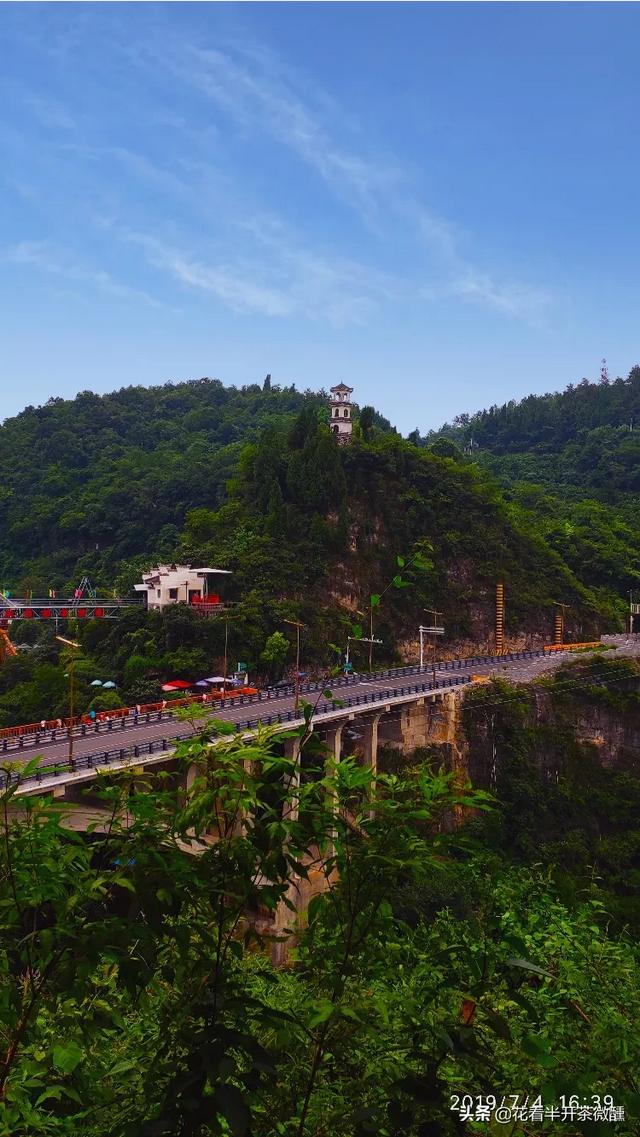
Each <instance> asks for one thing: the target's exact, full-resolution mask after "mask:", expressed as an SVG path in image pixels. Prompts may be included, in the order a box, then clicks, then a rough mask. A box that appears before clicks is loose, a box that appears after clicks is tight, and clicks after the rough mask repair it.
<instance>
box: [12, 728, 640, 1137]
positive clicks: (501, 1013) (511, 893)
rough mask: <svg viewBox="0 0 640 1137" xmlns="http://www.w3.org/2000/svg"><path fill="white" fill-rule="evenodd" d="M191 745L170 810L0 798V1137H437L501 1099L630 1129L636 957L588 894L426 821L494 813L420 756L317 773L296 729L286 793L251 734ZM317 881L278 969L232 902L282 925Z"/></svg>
mask: <svg viewBox="0 0 640 1137" xmlns="http://www.w3.org/2000/svg"><path fill="white" fill-rule="evenodd" d="M213 729H214V731H215V728H213ZM211 730H212V728H211V727H207V728H206V729H205V731H204V733H203V734H200V735H195V736H194V740H193V742H192V743H187V744H183V747H182V751H181V760H182V762H184V764H185V766H186V765H190V766H193V767H194V768H195V770H196V778H195V780H192V779H190V780H189V781H190V786H191V788H190V792H189V793H188V795H185V794H184V792H179V793H178V794H177V795H176V791H175V789H174V790H173V791H172V790H171V783H170V782H166V781H163V780H162V778H160V779H157V778H155V779H154V778H147V779H145V780H142V781H141V779H140V775H137V776H136V775H125V776H123V777H122V778H121V779H118V778H116V779H114V780H112V782H111V783H110V784H105V786H104V789H103V792H102V808H103V811H104V812H103V814H102V817H103V823H102V824H101V825H98V822H97V821H96V828H95V830H94V832H93V835H92V836H91V837H89V839H85V838H84V837H81V836H79V835H78V834H74V833H73V832H70V831H69V830H67V829H65V827H64V821H63V818H64V815H65V811H66V812H68V811H69V810H70V809H71V810H72V809H73V806H65V805H64V804H60V803H57V804H51V803H50V804H48V805H47V804H45V803H43V802H39V801H38V800H37V799H36V800H34V799H30V798H23V799H21V800H20V799H18V798H16V796H15V791H13V792H9V793H5V794H4V795H3V799H2V803H1V804H2V808H3V810H4V814H3V821H2V829H3V840H2V842H0V970H1V973H2V980H3V981H2V983H1V984H0V1036H1V1042H2V1055H1V1061H0V1089H1V1094H0V1133H2V1134H3V1137H37V1135H39V1134H41V1135H47V1137H56V1135H58V1134H60V1135H63V1134H64V1135H66V1137H80V1135H82V1137H162V1135H166V1137H216V1135H219V1137H229V1135H233V1137H250V1135H252V1137H273V1135H280V1137H310V1135H311V1134H313V1135H315V1137H367V1135H370V1134H376V1135H377V1137H429V1135H432V1134H442V1135H443V1137H447V1135H450V1137H454V1135H455V1134H460V1133H464V1132H469V1133H471V1132H474V1131H476V1129H477V1127H476V1126H475V1125H474V1124H473V1123H471V1125H470V1126H469V1125H467V1124H466V1123H465V1122H463V1121H462V1120H461V1119H460V1116H459V1115H458V1114H457V1113H456V1112H453V1111H452V1109H451V1102H452V1097H451V1095H452V1094H453V1095H461V1094H463V1093H469V1094H476V1095H480V1094H481V1095H485V1096H486V1095H487V1094H494V1095H497V1096H498V1097H500V1096H501V1095H505V1094H509V1093H512V1092H518V1091H521V1090H522V1089H523V1088H526V1091H527V1092H528V1093H530V1094H534V1093H535V1094H537V1093H540V1094H541V1095H542V1096H543V1097H544V1100H545V1101H547V1102H553V1101H554V1100H558V1098H559V1095H560V1094H566V1095H569V1094H576V1095H579V1096H580V1097H587V1098H588V1099H589V1100H591V1095H592V1094H602V1095H604V1094H605V1093H610V1094H612V1095H613V1096H614V1097H615V1099H616V1101H617V1102H618V1103H619V1104H621V1105H623V1106H625V1108H626V1109H627V1111H628V1114H629V1115H630V1116H631V1115H632V1114H633V1115H634V1116H637V1105H638V1101H637V1093H636V1091H637V1081H636V1075H637V1064H636V1057H637V1052H638V1046H639V1044H640V1038H639V1036H638V1021H640V1004H639V1002H638V990H637V985H636V982H635V976H634V966H635V964H636V962H637V959H636V955H637V953H636V948H635V947H634V945H633V944H632V943H631V941H630V940H629V939H628V938H627V937H626V936H625V935H624V934H623V933H618V934H613V933H611V932H609V931H608V930H607V928H606V918H605V917H604V916H603V912H602V907H601V904H600V902H599V900H598V899H597V897H596V896H592V895H589V893H588V892H587V893H585V894H584V895H583V896H582V897H580V898H579V899H576V898H574V899H572V900H570V901H563V900H561V899H558V897H557V894H556V886H555V883H554V882H553V880H552V879H551V878H550V877H549V875H548V874H545V873H540V872H539V871H538V870H535V869H529V870H527V871H523V870H522V868H514V867H512V866H511V865H510V864H509V863H508V861H506V862H505V860H504V858H502V859H501V862H500V861H495V860H493V861H492V860H491V858H490V856H488V855H487V853H486V852H483V850H482V849H479V848H478V847H477V846H473V845H470V844H469V843H468V840H467V838H466V836H465V833H464V831H462V832H460V833H459V834H457V835H455V836H451V835H447V834H446V832H443V831H442V821H443V819H444V818H445V817H446V816H447V814H449V813H450V812H451V810H452V809H456V808H460V806H465V807H471V808H472V809H476V810H477V809H481V810H484V809H486V808H487V806H488V805H489V804H490V803H489V802H488V801H487V799H486V797H483V795H482V794H480V793H472V792H471V791H470V790H469V789H468V788H467V787H461V786H460V785H459V784H458V785H457V786H456V783H455V782H454V781H453V780H452V779H451V778H450V777H447V776H446V775H444V774H442V773H437V772H434V771H430V770H429V768H428V767H427V766H425V765H424V764H415V765H414V766H413V768H412V770H411V772H410V773H409V774H405V775H404V776H403V777H397V776H395V775H384V774H381V775H379V776H378V778H377V779H375V780H374V779H373V778H372V775H371V773H370V772H368V771H365V770H363V769H362V768H361V767H359V766H358V765H357V764H356V763H355V762H353V761H351V760H348V759H347V760H343V762H341V763H340V765H339V766H338V768H337V769H335V768H333V767H331V766H329V767H328V768H327V769H326V771H325V772H324V773H323V766H324V762H325V755H324V753H323V752H322V750H321V749H318V746H317V743H316V741H315V738H314V736H313V735H311V736H309V734H308V732H305V733H304V737H303V743H304V746H303V753H304V754H305V759H304V763H305V767H304V768H305V771H306V776H305V778H304V779H303V781H302V784H301V785H298V784H297V781H296V778H295V768H294V766H293V764H292V762H291V761H290V760H287V759H285V758H282V757H281V756H280V754H279V752H278V749H277V747H276V745H275V740H274V739H273V738H272V737H270V736H269V735H264V736H262V737H260V738H258V739H257V740H256V741H255V742H254V743H251V744H250V745H249V746H247V745H246V744H245V745H243V744H242V743H240V742H239V741H238V740H236V739H235V738H234V739H231V740H229V739H227V740H224V739H222V740H218V743H217V745H216V747H215V750H212V748H211V747H210V745H209V741H208V739H209V736H210V734H211ZM314 771H315V773H314ZM94 801H95V798H94ZM214 806H215V823H216V827H217V831H218V835H219V839H218V840H217V841H216V842H214V843H211V841H209V840H207V832H208V830H209V829H210V828H211V825H212V820H213V810H214ZM105 818H106V824H105ZM313 869H315V870H316V875H317V873H318V872H319V873H320V875H321V876H322V877H323V879H324V881H325V885H326V891H324V892H323V893H320V894H319V895H317V896H316V898H315V899H314V900H313V901H312V903H311V907H310V909H309V921H308V926H307V928H306V929H305V928H304V927H302V928H300V932H299V934H300V942H299V945H298V948H297V950H296V952H295V953H294V955H293V956H292V958H291V959H290V964H289V967H288V968H286V969H284V970H277V969H274V967H273V966H272V965H271V963H270V962H269V956H268V951H267V948H268V942H267V943H264V942H263V943H262V944H261V941H260V937H259V936H257V933H256V930H255V927H254V929H253V930H252V929H251V926H250V925H249V924H247V922H246V919H245V916H246V913H247V912H250V911H253V912H254V913H255V914H257V912H258V910H261V911H262V912H272V913H274V912H275V913H279V914H281V916H282V917H283V919H281V920H280V926H283V924H287V923H291V921H292V920H293V915H292V913H291V912H288V911H287V908H286V907H283V904H285V903H286V900H287V898H288V897H291V896H292V895H294V892H295V889H296V888H297V887H298V886H299V885H300V884H301V883H302V884H303V883H304V881H305V878H306V877H307V876H309V875H310V870H313ZM434 885H436V886H437V887H438V888H439V891H440V899H439V901H438V902H437V903H436V904H435V905H434ZM634 1124H635V1122H634V1121H633V1120H631V1119H630V1120H629V1122H628V1123H626V1124H625V1125H622V1126H617V1127H616V1129H615V1131H616V1132H617V1133H620V1134H627V1133H628V1134H630V1133H631V1132H632V1131H633V1126H634ZM510 1131H511V1132H512V1133H513V1134H514V1137H515V1135H516V1134H517V1135H518V1137H523V1135H525V1134H527V1133H530V1132H532V1130H531V1129H530V1128H529V1127H528V1126H524V1127H522V1128H521V1127H520V1126H519V1125H518V1124H517V1123H516V1124H515V1125H514V1126H513V1127H512V1128H511V1130H510ZM600 1131H604V1132H611V1131H612V1130H611V1128H607V1127H606V1126H604V1127H603V1126H601V1127H600V1129H591V1128H588V1127H587V1128H585V1127H584V1126H583V1125H580V1124H577V1125H567V1124H561V1125H555V1124H553V1123H550V1124H548V1125H547V1126H546V1127H545V1129H544V1132H545V1133H550V1134H558V1135H559V1134H560V1133H562V1135H563V1137H575V1135H576V1134H578V1133H583V1132H585V1133H586V1132H594V1133H598V1132H600Z"/></svg>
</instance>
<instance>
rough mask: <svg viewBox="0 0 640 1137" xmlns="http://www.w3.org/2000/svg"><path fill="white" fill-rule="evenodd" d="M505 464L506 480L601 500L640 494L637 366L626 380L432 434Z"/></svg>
mask: <svg viewBox="0 0 640 1137" xmlns="http://www.w3.org/2000/svg"><path fill="white" fill-rule="evenodd" d="M438 433H439V434H443V435H445V436H448V437H449V438H452V439H454V440H455V441H456V442H457V443H458V444H459V445H461V446H463V447H467V448H469V447H471V449H472V451H473V452H474V453H475V454H482V452H485V453H487V454H490V455H491V456H493V457H495V458H504V459H506V460H505V461H503V462H501V463H499V464H495V465H494V469H496V470H498V471H499V472H501V473H502V474H504V475H505V476H511V478H512V479H516V480H517V479H519V478H521V479H524V480H528V481H537V482H554V483H556V484H558V483H560V484H562V485H567V486H570V485H575V486H577V487H581V488H582V489H589V490H590V491H592V492H593V493H595V494H596V495H597V496H599V497H602V498H603V499H604V500H607V501H612V500H614V499H615V498H616V496H617V495H619V494H629V493H637V491H638V489H640V367H634V368H633V369H632V370H631V372H630V374H629V376H628V377H627V378H626V379H621V378H618V379H614V380H610V379H609V377H608V375H607V372H606V369H603V373H602V376H601V379H600V381H599V382H598V383H590V382H588V381H587V380H586V379H584V380H583V381H582V382H581V383H578V384H577V385H576V386H574V385H573V384H571V385H569V386H568V387H567V389H566V390H564V391H562V392H560V393H557V394H550V395H529V396H528V397H527V398H526V399H522V400H521V401H520V402H515V401H510V402H508V403H505V404H504V405H503V406H500V407H498V406H493V407H489V409H488V410H484V411H480V412H479V413H478V414H475V415H459V416H458V417H457V418H456V419H455V420H454V422H453V424H448V425H447V426H445V427H443V429H442V431H440V432H438Z"/></svg>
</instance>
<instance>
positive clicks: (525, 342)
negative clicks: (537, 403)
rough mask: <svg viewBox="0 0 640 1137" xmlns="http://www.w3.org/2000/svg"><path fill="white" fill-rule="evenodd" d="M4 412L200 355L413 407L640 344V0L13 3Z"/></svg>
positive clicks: (475, 402) (5, 168)
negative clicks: (638, 1)
mask: <svg viewBox="0 0 640 1137" xmlns="http://www.w3.org/2000/svg"><path fill="white" fill-rule="evenodd" d="M0 35H1V40H2V44H3V69H2V70H3V74H2V79H1V80H0V82H1V84H2V102H1V104H0V105H1V106H2V116H1V117H2V122H1V126H0V140H1V147H2V161H1V163H0V183H1V186H2V206H3V208H2V210H1V211H0V287H1V288H2V296H3V302H2V334H1V340H0V342H1V355H0V377H1V378H0V383H1V389H2V401H1V403H0V416H6V415H9V414H14V413H16V412H17V411H19V410H20V409H21V408H22V407H24V406H25V405H27V404H38V403H41V402H45V401H46V400H47V399H48V398H49V397H51V396H57V395H62V396H65V397H70V396H73V395H74V394H75V393H76V392H77V391H79V390H83V389H87V388H90V389H92V390H95V391H109V390H113V389H115V388H117V387H120V386H123V385H128V384H130V383H144V384H157V383H163V382H166V381H167V380H178V379H187V378H199V377H201V376H203V375H209V376H212V377H214V376H215V377H217V378H220V379H222V380H223V381H224V382H226V383H237V384H242V383H249V382H256V381H259V382H261V381H262V379H263V378H264V375H265V374H266V373H267V372H271V374H272V376H273V381H274V382H279V383H282V384H289V383H295V384H296V385H297V386H298V387H300V388H301V389H304V388H306V387H311V388H318V387H320V386H325V387H328V386H330V385H332V384H333V383H334V382H338V381H340V380H343V381H345V382H347V383H349V384H350V385H351V386H353V387H355V397H357V398H358V400H359V401H360V402H361V403H365V402H372V403H374V404H375V405H376V406H377V407H378V408H379V409H380V410H381V411H382V412H383V413H385V414H386V415H387V416H388V417H389V418H390V419H391V420H392V421H393V422H394V423H395V424H396V425H397V426H398V427H399V428H400V429H401V430H403V431H409V430H411V429H413V428H414V427H415V426H418V427H419V428H420V429H421V430H423V431H424V430H426V429H428V428H430V427H434V426H438V425H439V424H440V423H441V422H443V421H444V420H445V419H450V418H451V417H453V415H455V414H456V413H459V412H463V411H472V410H474V409H478V408H480V407H483V406H488V405H490V404H492V403H496V402H497V403H500V402H502V401H504V400H505V399H508V398H513V397H515V398H517V397H521V396H523V395H526V394H528V393H529V392H531V391H535V392H543V391H547V390H554V389H559V388H562V387H563V386H565V385H566V384H567V383H569V382H575V381H577V380H579V379H581V378H582V377H583V376H587V377H589V378H595V377H597V375H598V373H599V369H600V360H601V358H602V357H603V356H605V357H606V359H607V361H608V365H609V371H610V373H611V374H626V373H627V372H628V370H629V369H630V368H631V366H633V364H635V363H637V362H639V361H640V343H639V336H638V329H639V327H640V320H639V300H640V275H639V273H638V263H639V261H640V256H639V254H640V229H639V226H638V185H639V184H640V177H639V175H640V155H639V152H638V146H637V123H638V120H639V116H640V94H639V85H638V81H637V44H638V40H639V35H640V8H639V7H638V6H637V5H635V4H616V3H612V4H581V3H575V4H574V3H570V4H562V3H560V4H526V3H525V4H510V3H505V4H483V3H478V4H475V3H474V4H466V3H454V4H386V3H382V4H367V3H356V4H349V3H345V4H315V3H308V4H257V5H254V4H251V3H249V4H240V5H235V4H206V3H205V4H189V3H185V4H166V5H165V4H154V3H149V4H83V3H77V4H65V3H58V4H45V5H40V4H15V3H14V4H3V5H1V6H0Z"/></svg>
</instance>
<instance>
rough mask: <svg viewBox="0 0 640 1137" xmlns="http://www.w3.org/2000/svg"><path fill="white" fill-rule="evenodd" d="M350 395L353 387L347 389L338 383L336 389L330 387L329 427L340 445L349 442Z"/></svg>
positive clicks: (350, 423) (350, 425)
mask: <svg viewBox="0 0 640 1137" xmlns="http://www.w3.org/2000/svg"><path fill="white" fill-rule="evenodd" d="M352 394H353V387H347V385H346V384H345V383H338V385H337V387H331V398H330V399H329V408H330V412H329V413H330V415H331V421H330V423H329V425H330V427H331V430H332V431H333V433H334V434H335V435H337V439H338V442H339V443H340V445H344V444H345V443H346V442H350V441H351V429H352V425H353V424H352V422H351V395H352Z"/></svg>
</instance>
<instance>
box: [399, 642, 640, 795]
mask: <svg viewBox="0 0 640 1137" xmlns="http://www.w3.org/2000/svg"><path fill="white" fill-rule="evenodd" d="M596 679H597V681H596ZM405 720H406V721H405ZM381 743H382V745H385V744H386V745H388V746H392V747H393V746H396V747H397V746H400V747H401V749H402V750H403V752H404V753H405V754H408V753H411V752H412V751H414V750H415V749H416V748H418V747H427V748H429V749H430V750H432V751H433V752H434V755H435V757H436V758H437V759H439V760H441V761H442V763H443V764H444V765H445V766H446V767H447V768H448V769H450V770H454V771H456V772H458V773H459V774H461V775H465V776H466V777H468V778H469V779H470V780H471V782H472V783H473V784H474V785H476V786H479V787H482V788H486V789H495V787H496V785H497V784H498V783H499V781H500V775H501V770H502V769H503V768H504V767H505V766H506V765H507V764H508V765H509V766H510V768H511V769H513V768H514V764H515V766H516V767H517V766H518V765H521V767H522V769H523V771H524V769H525V768H526V767H528V768H530V769H535V771H536V773H537V775H538V776H539V777H541V778H542V780H543V781H550V782H554V783H557V782H558V781H559V780H560V779H562V778H563V777H564V776H565V775H566V774H567V772H568V771H569V769H571V771H572V775H573V776H575V773H576V768H577V769H578V771H579V768H580V763H581V762H583V764H584V766H585V768H587V767H591V766H592V764H593V763H594V762H595V763H596V764H597V765H599V766H601V767H603V768H605V769H612V770H618V771H620V772H623V771H624V772H626V773H630V774H633V775H634V776H637V777H639V778H640V666H639V665H638V664H637V663H634V662H632V661H631V660H615V661H611V662H606V663H605V661H603V660H602V659H598V660H590V661H589V662H578V663H574V664H572V665H571V666H569V667H564V668H561V669H560V670H559V671H558V672H557V673H555V674H554V675H553V676H552V677H551V678H550V679H548V680H547V681H546V682H544V683H542V684H537V683H531V684H528V685H524V684H523V685H519V686H517V687H515V686H511V685H510V684H508V683H506V682H504V681H502V680H499V681H497V682H492V683H489V684H486V685H484V684H483V685H482V686H479V687H477V688H474V689H472V690H469V689H467V690H466V691H463V692H454V691H452V692H451V693H449V694H446V695H444V696H443V697H442V699H441V700H440V701H439V702H437V703H435V704H431V705H429V704H427V705H425V706H415V707H412V708H411V709H410V710H408V711H407V712H406V713H405V714H404V716H403V720H402V722H401V723H399V724H398V727H397V729H396V731H395V734H394V737H390V736H389V737H388V738H386V737H385V735H384V734H382V735H381Z"/></svg>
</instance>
